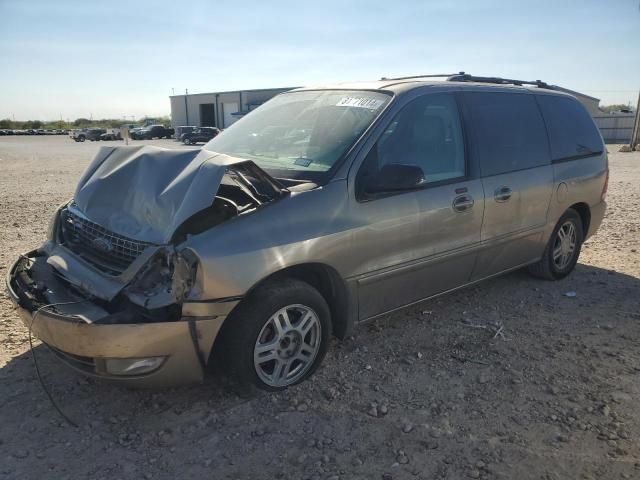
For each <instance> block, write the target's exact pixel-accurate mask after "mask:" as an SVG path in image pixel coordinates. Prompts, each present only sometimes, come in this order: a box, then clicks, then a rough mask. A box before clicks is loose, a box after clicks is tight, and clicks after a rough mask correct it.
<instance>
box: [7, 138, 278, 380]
mask: <svg viewBox="0 0 640 480" xmlns="http://www.w3.org/2000/svg"><path fill="white" fill-rule="evenodd" d="M187 154H188V155H192V156H193V157H192V158H189V156H188V155H185V153H184V152H182V151H178V152H175V153H174V154H172V153H171V151H166V150H164V149H156V148H153V147H142V148H140V147H136V148H133V149H132V148H103V149H101V151H100V153H99V154H98V157H97V159H96V160H95V161H94V162H93V163H92V164H91V165H90V167H89V169H88V170H87V172H86V173H85V175H84V176H83V178H82V180H81V182H80V184H79V186H78V188H77V190H76V193H75V195H74V200H72V201H71V202H69V203H68V204H66V205H64V206H62V207H61V208H60V209H59V210H58V211H57V212H56V215H55V217H54V219H53V221H52V224H51V226H50V231H49V239H48V240H47V241H46V242H45V243H44V244H43V245H42V246H41V247H40V248H39V249H37V250H34V251H32V252H29V253H27V254H25V255H22V256H21V257H20V258H19V259H18V260H17V261H16V263H15V264H14V265H13V267H12V268H11V269H10V271H9V272H8V275H7V287H8V292H9V295H10V297H11V299H12V300H13V301H14V303H15V304H16V305H17V307H18V309H19V311H20V314H21V317H22V318H23V321H24V323H25V325H26V326H27V327H28V328H29V329H30V331H31V332H32V333H33V334H34V335H35V336H37V337H38V338H40V339H41V340H42V341H43V342H44V343H45V344H47V345H48V346H50V347H51V348H52V350H53V351H54V352H55V353H56V354H57V355H58V356H60V357H61V358H62V359H63V360H65V361H66V362H67V363H68V364H70V365H71V366H73V367H75V368H76V369H78V370H80V371H82V372H84V373H88V374H91V375H97V376H100V377H103V378H107V379H117V380H121V381H124V382H126V383H128V384H131V385H135V386H156V385H168V384H177V383H188V382H192V381H198V380H201V379H202V377H203V373H204V367H205V366H206V363H207V361H208V358H209V355H210V351H211V348H212V346H213V343H214V340H215V337H216V335H217V333H218V331H219V330H220V327H221V326H222V323H223V321H224V319H225V318H226V316H227V315H228V314H229V313H230V312H231V310H232V309H233V308H234V307H235V305H236V304H237V303H238V299H237V298H230V299H211V298H206V295H204V293H203V292H202V288H200V286H199V285H198V268H199V262H200V259H199V257H198V254H197V252H195V251H193V250H192V249H191V248H188V247H185V246H184V245H183V244H184V243H185V241H186V240H187V239H188V238H189V236H191V235H196V234H200V233H202V232H204V231H206V230H209V229H211V228H213V227H214V226H216V225H218V224H220V223H222V222H226V221H228V220H231V219H232V218H234V217H236V216H239V215H245V214H248V213H250V212H252V211H254V210H256V209H257V208H259V207H260V206H262V205H264V204H267V203H269V202H272V201H274V200H276V199H278V198H280V197H281V196H283V195H286V193H287V191H286V190H285V189H283V188H282V187H281V186H280V185H279V184H278V183H277V182H276V181H275V180H273V179H272V178H271V177H269V176H268V175H267V174H266V173H264V172H263V171H262V170H260V169H259V168H258V167H257V166H255V164H253V163H252V162H246V161H238V160H235V159H232V158H230V157H224V156H217V157H220V158H217V160H216V159H215V158H214V157H216V155H212V154H211V153H208V152H207V154H208V157H206V158H203V157H202V156H201V154H202V152H201V153H200V154H198V153H197V152H195V153H194V152H192V151H188V152H187ZM172 162H175V163H177V164H178V165H177V166H178V167H179V168H177V167H176V164H175V163H172Z"/></svg>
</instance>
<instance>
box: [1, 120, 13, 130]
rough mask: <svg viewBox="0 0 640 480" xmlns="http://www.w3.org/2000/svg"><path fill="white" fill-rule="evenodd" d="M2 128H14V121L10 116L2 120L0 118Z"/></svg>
mask: <svg viewBox="0 0 640 480" xmlns="http://www.w3.org/2000/svg"><path fill="white" fill-rule="evenodd" d="M0 128H2V129H4V128H13V122H12V121H11V120H9V119H8V118H3V119H2V120H0Z"/></svg>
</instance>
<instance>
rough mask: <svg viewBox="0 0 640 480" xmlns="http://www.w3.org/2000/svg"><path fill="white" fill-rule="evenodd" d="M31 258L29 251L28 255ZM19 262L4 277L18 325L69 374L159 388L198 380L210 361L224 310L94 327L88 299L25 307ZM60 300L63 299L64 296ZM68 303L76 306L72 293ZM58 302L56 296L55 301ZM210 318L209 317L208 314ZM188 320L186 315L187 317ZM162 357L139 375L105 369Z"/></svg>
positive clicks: (190, 309) (193, 309) (197, 307)
mask: <svg viewBox="0 0 640 480" xmlns="http://www.w3.org/2000/svg"><path fill="white" fill-rule="evenodd" d="M32 253H33V252H32ZM20 261H21V260H20V259H19V260H18V261H16V262H15V263H14V265H13V266H12V267H11V268H10V269H9V272H8V273H7V278H6V283H7V291H8V294H9V297H10V298H11V300H12V302H13V303H14V304H15V305H16V307H17V310H18V313H19V315H20V317H21V319H22V322H23V323H24V324H25V326H26V327H27V328H30V329H31V332H32V334H33V335H34V336H36V337H37V338H39V339H40V340H42V341H43V342H44V343H45V344H47V345H48V346H50V347H52V349H53V350H54V352H56V353H57V354H58V357H60V358H61V359H62V360H63V361H64V362H65V363H67V364H68V365H70V366H71V367H73V368H74V369H76V370H78V371H80V372H82V373H85V374H88V375H92V376H95V377H100V378H103V379H105V380H109V381H114V382H118V383H121V384H126V385H130V386H134V387H158V386H170V385H178V384H184V383H193V382H197V381H201V380H202V379H203V376H204V365H203V362H202V361H201V358H202V359H203V360H204V362H206V361H207V359H208V358H209V354H210V351H211V348H212V346H213V343H214V340H215V338H216V335H217V334H218V332H219V330H220V327H221V326H222V323H223V322H224V320H225V318H226V314H225V313H226V312H225V310H228V309H230V308H232V306H231V305H225V306H224V307H217V311H214V309H212V308H211V307H209V306H208V305H206V304H204V305H203V304H199V303H194V304H189V305H188V306H187V305H185V307H184V308H183V317H182V318H181V319H180V320H178V321H171V322H158V323H127V324H99V323H92V322H91V321H90V320H89V319H90V318H91V316H95V314H96V309H99V307H97V306H96V305H95V304H92V303H90V302H89V301H87V300H84V301H82V303H76V304H73V305H59V306H58V307H56V308H55V309H53V308H46V307H45V308H43V307H38V308H29V307H25V306H24V305H23V304H24V303H26V302H24V301H22V300H21V298H23V296H21V295H19V292H18V291H16V290H17V289H18V288H19V287H18V286H19V285H20V283H19V282H17V281H15V275H16V269H17V266H18V265H19V264H20ZM63 298H64V297H63ZM66 298H67V299H68V301H74V300H76V301H77V298H78V297H77V296H75V297H74V296H73V294H72V293H71V292H69V293H68V296H67V297H66ZM59 299H60V300H62V298H60V295H59V296H58V297H57V298H56V300H59ZM212 313H213V314H212ZM187 315H189V316H187ZM149 357H163V361H162V363H161V364H160V365H159V366H158V367H157V368H156V369H155V370H153V371H150V372H148V373H145V374H142V375H114V374H111V373H109V371H108V370H107V360H108V359H141V358H149Z"/></svg>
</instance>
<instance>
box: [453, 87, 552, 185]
mask: <svg viewBox="0 0 640 480" xmlns="http://www.w3.org/2000/svg"><path fill="white" fill-rule="evenodd" d="M464 103H465V105H466V108H467V110H468V111H469V114H470V119H471V128H470V129H469V130H470V131H471V132H472V138H473V143H474V146H475V152H476V154H477V155H478V157H479V163H480V171H481V173H482V176H483V177H490V176H493V175H499V174H502V173H508V172H513V171H517V170H525V169H528V168H534V167H539V166H543V165H548V164H550V163H551V162H550V158H549V141H548V138H547V132H546V130H545V124H544V121H543V120H542V115H541V114H540V110H539V108H538V105H537V104H536V100H535V98H534V96H533V95H530V94H526V93H500V92H469V93H465V94H464Z"/></svg>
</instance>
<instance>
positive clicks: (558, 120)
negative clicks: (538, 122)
mask: <svg viewBox="0 0 640 480" xmlns="http://www.w3.org/2000/svg"><path fill="white" fill-rule="evenodd" d="M537 98H538V103H539V105H540V109H541V110H542V115H543V116H544V120H545V123H546V125H547V130H548V132H549V140H550V141H551V158H552V160H554V161H558V160H571V159H574V158H580V157H585V156H590V155H594V154H600V153H602V149H603V145H602V139H601V137H600V132H599V131H598V128H597V127H596V126H595V124H594V123H593V120H592V119H591V116H590V115H589V113H588V112H587V110H586V109H585V108H584V106H583V105H582V104H581V103H580V102H578V101H577V100H574V99H573V98H568V97H560V96H556V95H537Z"/></svg>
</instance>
